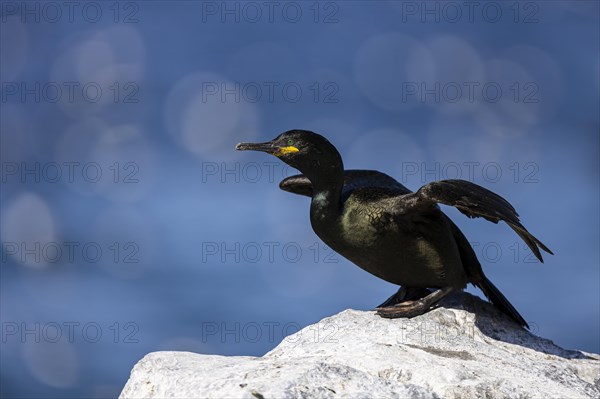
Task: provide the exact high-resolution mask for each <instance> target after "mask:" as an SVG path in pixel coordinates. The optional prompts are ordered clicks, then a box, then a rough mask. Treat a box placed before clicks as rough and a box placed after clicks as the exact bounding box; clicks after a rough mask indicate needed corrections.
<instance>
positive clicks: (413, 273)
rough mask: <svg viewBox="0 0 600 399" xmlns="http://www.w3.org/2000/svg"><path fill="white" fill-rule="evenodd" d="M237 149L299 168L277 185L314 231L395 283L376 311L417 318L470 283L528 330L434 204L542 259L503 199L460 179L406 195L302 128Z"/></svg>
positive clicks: (534, 240) (538, 244)
mask: <svg viewBox="0 0 600 399" xmlns="http://www.w3.org/2000/svg"><path fill="white" fill-rule="evenodd" d="M236 149H237V150H242V151H244V150H253V151H263V152H266V153H269V154H272V155H275V156H276V157H278V158H279V159H281V160H282V161H283V162H285V163H287V164H288V165H290V166H292V167H294V168H296V169H298V170H299V171H300V172H302V175H296V176H291V177H288V178H286V179H284V180H283V181H282V182H281V183H280V188H281V189H283V190H285V191H289V192H292V193H296V194H300V195H306V196H309V197H311V198H312V200H311V206H310V222H311V225H312V227H313V230H314V231H315V233H316V234H317V235H318V236H319V237H320V238H321V239H322V240H323V241H324V242H325V243H326V244H327V245H328V246H329V247H331V248H332V249H333V250H334V251H336V252H338V253H339V254H341V255H342V256H344V257H345V258H347V259H348V260H350V261H351V262H353V263H355V264H356V265H357V266H359V267H360V268H362V269H364V270H366V271H367V272H369V273H371V274H373V275H375V276H377V277H379V278H381V279H383V280H385V281H388V282H391V283H393V284H397V285H400V286H401V288H400V289H399V290H398V292H397V293H396V294H394V295H392V297H390V298H389V299H388V300H387V301H385V302H384V303H383V304H381V305H380V306H379V307H378V308H377V314H379V315H380V316H382V317H388V318H395V317H413V316H417V315H419V314H422V313H424V312H426V311H427V310H428V309H429V308H431V307H432V306H433V305H434V304H435V303H437V302H438V301H439V300H440V299H441V298H443V297H444V296H445V295H447V294H448V293H450V292H452V291H456V290H462V289H464V288H465V287H466V285H467V283H471V284H473V285H475V286H476V287H478V288H479V289H481V290H482V291H483V293H484V294H485V295H486V296H487V298H488V299H489V300H490V301H491V302H492V303H493V304H494V305H496V306H497V307H498V308H499V309H500V310H501V311H502V312H504V313H505V314H506V315H508V316H509V317H511V318H512V319H513V320H514V321H515V322H517V323H518V324H519V325H521V326H526V327H528V325H527V322H526V321H525V320H524V319H523V317H522V316H521V315H520V314H519V312H517V310H516V309H515V308H514V307H513V306H512V305H511V304H510V302H509V301H508V300H507V299H506V297H504V295H502V293H501V292H500V291H499V290H498V289H497V288H496V287H495V286H494V285H493V284H492V283H491V281H490V280H488V279H487V277H486V276H485V274H484V273H483V270H482V269H481V265H480V263H479V261H478V260H477V257H476V255H475V252H474V251H473V249H472V247H471V245H470V244H469V242H468V241H467V239H466V238H465V236H464V235H463V233H462V232H461V231H460V230H459V228H458V227H457V226H456V225H455V224H454V223H453V222H452V221H451V220H450V219H449V218H448V217H447V216H446V215H445V214H444V213H443V212H442V211H441V210H440V208H439V206H438V203H440V204H445V205H451V206H454V207H456V208H457V209H458V210H459V211H460V212H462V213H464V214H465V215H467V216H468V217H471V218H474V217H483V218H485V219H487V220H489V221H491V222H494V223H498V221H500V220H502V221H504V222H506V223H507V224H508V225H509V226H510V227H511V228H512V229H513V230H514V231H515V232H516V233H517V234H518V235H519V236H520V237H521V238H522V239H523V241H525V243H526V244H527V245H528V246H529V248H531V250H532V251H533V253H534V254H535V256H536V257H537V258H538V259H539V260H540V261H542V262H543V259H542V255H541V252H540V248H541V249H542V250H544V251H546V252H548V253H550V254H552V252H551V251H550V250H549V249H548V248H547V247H546V246H545V245H544V244H542V243H541V242H540V241H539V240H538V239H537V238H535V237H534V236H533V235H531V234H530V233H529V232H528V231H527V230H526V229H525V227H523V225H522V224H521V223H520V221H519V215H518V214H517V212H516V211H515V209H514V208H513V207H512V205H510V204H509V203H508V202H507V201H506V200H505V199H504V198H502V197H500V196H499V195H497V194H494V193H493V192H491V191H489V190H487V189H485V188H483V187H481V186H478V185H476V184H473V183H471V182H469V181H466V180H441V181H438V182H432V183H429V184H426V185H425V186H423V187H421V188H420V189H419V190H417V192H411V191H410V190H409V189H407V188H406V187H404V186H403V185H402V184H400V183H398V182H397V181H396V180H394V179H393V178H391V177H389V176H387V175H386V174H384V173H381V172H377V171H370V170H347V171H345V170H344V166H343V163H342V158H341V156H340V154H339V152H338V151H337V149H336V148H335V147H334V146H333V145H332V144H331V143H330V142H329V141H328V140H327V139H326V138H325V137H323V136H321V135H319V134H316V133H313V132H309V131H306V130H290V131H287V132H285V133H282V134H280V135H279V136H277V137H276V138H275V139H273V140H272V141H269V142H266V143H240V144H238V145H237V146H236ZM429 288H435V289H436V290H435V291H433V292H431V291H429V290H428V289H429Z"/></svg>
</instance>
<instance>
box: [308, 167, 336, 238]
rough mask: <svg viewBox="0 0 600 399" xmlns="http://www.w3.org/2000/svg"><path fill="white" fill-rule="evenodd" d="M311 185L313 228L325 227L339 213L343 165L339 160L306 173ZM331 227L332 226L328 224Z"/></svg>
mask: <svg viewBox="0 0 600 399" xmlns="http://www.w3.org/2000/svg"><path fill="white" fill-rule="evenodd" d="M306 177H308V179H309V180H310V182H311V184H312V186H313V195H312V201H311V205H310V218H311V223H312V225H313V228H315V230H316V229H317V226H321V228H325V226H326V225H328V224H331V223H333V222H334V221H335V220H336V219H337V217H338V216H339V214H340V209H341V197H342V188H343V186H344V166H343V165H342V163H341V161H340V162H339V163H336V164H332V165H328V166H327V167H323V168H320V170H319V171H318V172H316V173H314V174H312V175H311V174H310V173H309V174H307V175H306ZM330 227H332V226H330Z"/></svg>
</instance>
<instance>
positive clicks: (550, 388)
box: [120, 293, 600, 399]
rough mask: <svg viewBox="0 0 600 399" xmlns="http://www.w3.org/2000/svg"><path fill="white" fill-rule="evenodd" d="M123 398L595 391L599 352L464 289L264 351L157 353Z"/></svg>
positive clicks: (331, 324)
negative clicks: (401, 312)
mask: <svg viewBox="0 0 600 399" xmlns="http://www.w3.org/2000/svg"><path fill="white" fill-rule="evenodd" d="M120 397H121V398H166V397H177V398H197V397H202V398H204V397H209V398H251V399H256V398H258V399H260V398H298V397H311V398H312V397H316V398H335V397H342V398H343V397H348V398H358V397H386V398H389V397H390V398H436V397H443V398H475V397H477V398H482V397H483V398H488V399H491V398H517V397H518V398H599V397H600V356H599V355H596V354H588V353H584V352H578V351H570V350H565V349H562V348H560V347H558V346H556V345H554V344H553V343H552V342H551V341H549V340H546V339H543V338H539V337H537V336H535V335H533V334H531V333H529V332H527V331H525V330H523V329H521V328H520V327H518V326H517V325H515V324H514V323H512V322H511V321H510V320H508V319H507V318H505V317H504V316H503V315H502V314H500V313H499V312H498V311H497V310H496V309H495V308H494V307H493V306H492V305H490V304H488V303H487V302H484V301H482V300H480V299H479V298H477V297H474V296H471V295H469V294H465V293H461V294H456V295H453V296H451V297H449V298H446V299H445V300H444V301H443V302H442V303H441V306H440V307H438V308H437V309H434V310H432V311H430V312H428V313H426V314H425V315H422V316H418V317H415V318H413V319H393V320H389V319H383V318H380V317H379V316H377V315H376V314H375V312H373V311H356V310H346V311H343V312H341V313H339V314H337V315H335V316H332V317H328V318H325V319H323V320H322V321H321V322H319V323H317V324H314V325H311V326H308V327H306V328H304V329H302V330H300V331H298V332H297V333H296V334H293V335H290V336H289V337H287V338H286V339H284V341H283V342H282V343H281V344H279V346H277V347H276V348H275V349H273V350H272V351H271V352H269V353H267V354H266V355H264V356H263V357H243V356H234V357H228V356H213V355H200V354H195V353H189V352H155V353H150V354H148V355H146V356H145V357H144V358H143V359H142V360H140V361H139V362H138V364H137V365H136V366H135V367H134V368H133V370H132V372H131V377H130V378H129V381H128V382H127V384H126V385H125V388H124V389H123V392H122V393H121V396H120Z"/></svg>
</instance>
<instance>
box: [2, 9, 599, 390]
mask: <svg viewBox="0 0 600 399" xmlns="http://www.w3.org/2000/svg"><path fill="white" fill-rule="evenodd" d="M66 3H68V2H64V3H63V2H48V3H46V2H34V1H27V2H9V1H3V2H2V3H0V4H1V14H0V17H1V64H0V66H1V70H0V74H1V81H2V91H1V95H2V102H1V107H2V108H1V117H0V129H1V139H2V141H1V157H2V193H1V222H2V226H1V235H2V238H1V239H2V265H1V266H2V267H1V269H0V270H1V276H0V277H1V279H0V280H1V283H0V284H1V285H0V288H1V304H0V310H1V320H2V342H1V349H2V350H1V363H0V366H1V395H2V396H3V397H78V398H80V397H115V396H117V395H118V394H119V392H120V390H121V389H122V387H123V385H124V383H125V382H126V380H127V378H128V375H129V371H130V369H131V368H132V366H133V365H134V364H135V362H136V361H138V360H139V359H140V358H141V357H142V356H144V355H145V354H146V353H148V352H151V351H158V350H187V351H194V352H199V353H208V354H223V355H262V354H264V353H266V352H267V351H268V350H270V349H272V348H273V347H275V346H276V345H277V343H279V342H280V341H281V339H282V338H283V337H284V336H285V335H287V334H289V333H292V332H295V331H297V330H298V329H299V328H301V327H303V326H306V325H308V324H310V323H314V322H316V321H318V320H320V319H321V318H323V317H325V316H328V315H332V314H335V313H337V312H339V311H341V310H343V309H346V308H355V309H371V308H373V307H374V306H375V305H378V304H379V303H380V302H382V301H383V300H384V299H385V298H387V297H388V296H389V295H391V294H392V293H393V292H394V291H395V290H396V287H394V286H392V285H390V284H388V283H386V282H383V281H380V280H378V279H377V278H375V277H373V276H370V275H368V274H367V273H366V272H363V271H362V270H361V269H359V268H357V267H356V266H354V265H352V264H351V263H349V262H348V261H346V260H344V259H342V258H341V257H339V256H337V255H335V254H332V253H331V251H330V250H329V249H328V248H326V247H325V246H324V245H323V244H322V243H320V242H319V240H318V238H317V237H316V236H315V234H314V233H313V232H312V230H311V227H310V224H309V220H308V209H309V201H308V199H306V198H302V197H297V196H293V195H291V194H288V193H285V192H282V191H280V190H279V189H278V187H277V183H278V181H279V180H280V179H281V178H282V177H285V176H287V175H291V174H294V173H295V172H294V171H293V170H291V169H289V168H287V167H284V166H283V165H281V164H280V163H279V162H278V160H277V159H275V158H273V157H269V156H267V155H265V154H260V153H240V152H236V151H234V146H235V144H236V143H237V142H239V141H264V140H269V139H271V138H273V137H274V136H275V135H277V134H278V133H280V132H282V131H285V130H288V129H292V128H302V129H310V130H314V131H316V132H320V133H322V134H324V135H325V136H327V137H328V138H329V139H330V140H331V141H332V142H333V143H334V144H335V145H336V146H337V147H338V149H339V150H340V152H341V154H342V156H343V159H344V162H345V166H346V168H370V169H379V170H381V171H384V172H386V173H388V174H390V175H392V176H394V177H396V178H397V179H398V180H399V181H401V182H403V183H404V184H406V185H407V186H408V187H410V188H412V189H417V188H418V187H420V186H421V185H422V184H424V183H426V182H428V181H432V180H437V179H441V178H455V177H460V178H464V179H468V180H471V181H474V182H476V183H479V184H482V185H484V186H485V187H487V188H489V189H491V190H493V191H495V192H497V193H499V194H501V195H502V196H504V197H506V198H507V199H508V200H509V201H510V202H511V203H512V204H513V205H514V206H515V208H516V209H517V210H518V211H519V213H520V214H521V216H522V220H523V223H524V224H525V226H526V227H527V228H529V230H530V231H531V232H532V233H533V234H534V235H536V236H537V237H539V238H540V239H541V240H542V241H543V242H544V243H545V244H547V245H548V246H549V247H550V248H551V249H552V250H554V252H555V254H556V255H555V256H546V257H545V259H546V262H545V263H544V264H540V263H538V262H535V261H532V256H531V253H530V252H528V251H527V250H526V249H525V247H524V246H523V244H522V243H521V242H520V241H519V240H518V237H517V236H516V235H515V234H514V233H513V232H512V231H511V230H510V229H509V228H507V226H506V225H504V224H501V225H494V224H491V223H488V222H486V221H485V220H469V219H467V218H465V217H464V216H463V215H462V214H460V213H458V212H456V211H455V210H454V209H450V208H444V209H445V210H447V212H448V214H449V215H450V216H451V217H452V218H453V219H454V220H455V221H456V222H457V224H458V225H459V226H460V227H461V228H462V229H463V231H464V232H465V234H466V235H467V237H468V238H469V240H470V241H471V242H472V243H473V245H474V246H475V250H476V252H477V254H478V256H479V258H480V260H481V261H482V264H483V266H484V269H485V270H486V273H487V274H488V275H489V277H490V278H491V280H492V281H493V282H494V283H495V284H496V285H497V286H498V287H499V288H500V289H501V290H502V291H503V292H504V294H505V295H506V296H507V297H508V298H509V299H510V300H511V302H512V303H513V304H514V305H515V306H516V307H517V308H518V309H519V311H520V312H521V313H522V314H523V315H524V317H525V318H526V319H527V320H528V321H529V322H530V324H532V326H533V331H534V332H535V333H536V334H539V335H541V336H543V337H547V338H550V339H552V340H554V341H555V342H556V343H557V344H559V345H561V346H564V347H567V348H572V349H580V350H585V351H590V352H596V353H597V352H599V351H600V342H599V341H600V337H599V334H600V326H599V324H600V322H599V317H600V316H599V314H600V305H599V303H600V293H599V286H600V275H599V253H598V252H599V250H598V242H599V241H600V240H599V214H598V212H599V211H598V208H599V207H598V203H599V201H598V200H599V198H598V197H599V190H598V177H599V176H598V172H599V168H598V165H599V164H598V151H599V142H598V139H599V130H600V125H599V98H598V97H599V94H598V93H599V88H600V79H599V67H600V62H599V43H598V41H599V10H598V2H596V1H564V2H562V1H548V2H487V3H481V4H480V5H479V6H473V7H474V8H471V7H467V6H465V5H464V4H463V2H434V1H428V2H400V1H398V2H383V1H369V2H366V1H351V2H312V1H306V2H279V3H273V4H271V3H269V4H270V5H268V4H266V3H263V2H245V3H242V2H227V3H223V2H193V1H168V2H167V1H146V2H125V1H123V2H118V3H115V2H108V1H107V2H91V3H87V2H72V4H73V5H68V4H66ZM52 4H53V5H52ZM477 4H479V3H477ZM471 291H472V292H477V291H476V290H474V289H473V290H471ZM478 294H479V295H481V293H478Z"/></svg>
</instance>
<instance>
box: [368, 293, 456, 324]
mask: <svg viewBox="0 0 600 399" xmlns="http://www.w3.org/2000/svg"><path fill="white" fill-rule="evenodd" d="M453 290H454V288H452V287H446V288H441V289H439V290H437V291H434V292H432V293H431V294H429V295H427V296H426V297H425V298H421V299H417V300H414V301H407V302H401V303H397V304H395V305H392V306H387V307H383V308H379V309H377V314H378V315H379V316H381V317H385V318H387V319H395V318H398V317H415V316H419V315H421V314H423V313H425V312H426V311H427V310H428V309H429V308H430V307H431V306H432V305H434V304H435V303H436V302H438V301H439V300H440V299H442V298H443V297H445V296H446V295H448V294H449V293H451V292H452V291H453ZM386 302H387V301H386Z"/></svg>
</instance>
